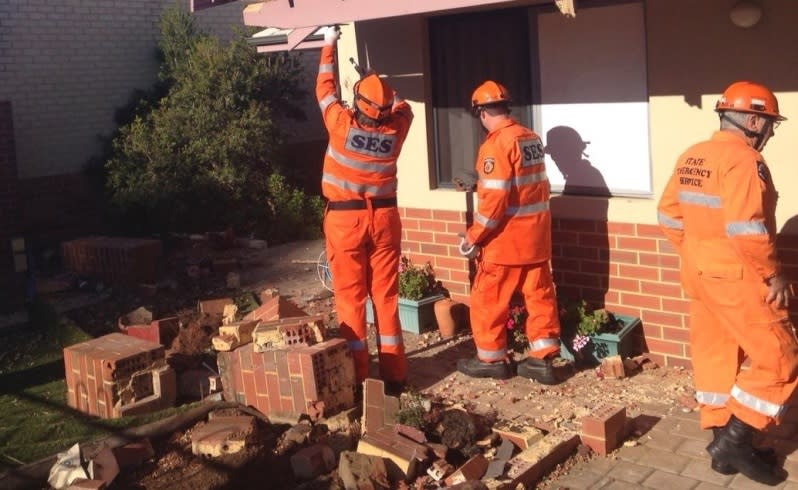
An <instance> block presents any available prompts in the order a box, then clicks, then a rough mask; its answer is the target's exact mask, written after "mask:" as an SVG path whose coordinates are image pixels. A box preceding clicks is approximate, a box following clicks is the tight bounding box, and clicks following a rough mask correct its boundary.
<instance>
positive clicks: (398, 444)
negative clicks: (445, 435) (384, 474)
mask: <svg viewBox="0 0 798 490" xmlns="http://www.w3.org/2000/svg"><path fill="white" fill-rule="evenodd" d="M357 452H359V453H361V454H367V455H371V456H380V457H383V458H386V459H387V460H388V474H389V475H393V476H394V477H395V479H396V480H400V479H401V480H412V479H413V478H415V477H416V472H417V469H418V463H420V462H423V461H425V460H426V459H427V457H428V452H429V450H428V448H427V447H426V446H424V445H423V444H418V443H417V442H414V441H412V440H410V439H408V438H407V437H404V436H402V435H401V434H397V433H395V432H394V431H393V429H392V428H391V427H382V428H380V429H377V430H376V431H373V432H371V433H368V434H363V436H361V438H360V441H359V442H358V445H357Z"/></svg>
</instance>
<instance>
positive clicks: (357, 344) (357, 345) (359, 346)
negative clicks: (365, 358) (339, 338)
mask: <svg viewBox="0 0 798 490" xmlns="http://www.w3.org/2000/svg"><path fill="white" fill-rule="evenodd" d="M346 345H348V346H349V349H350V350H366V341H365V340H347V341H346Z"/></svg>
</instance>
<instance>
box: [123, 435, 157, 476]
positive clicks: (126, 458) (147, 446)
mask: <svg viewBox="0 0 798 490" xmlns="http://www.w3.org/2000/svg"><path fill="white" fill-rule="evenodd" d="M113 451H114V457H115V458H116V461H117V463H119V467H120V468H122V469H126V468H135V467H136V466H140V465H141V464H142V463H144V462H145V461H147V460H148V459H151V458H153V457H154V456H155V451H154V450H153V448H152V444H151V443H150V440H149V439H146V438H145V439H142V440H140V441H135V442H131V443H128V444H125V445H124V446H120V447H116V448H114V449H113Z"/></svg>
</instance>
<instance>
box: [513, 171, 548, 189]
mask: <svg viewBox="0 0 798 490" xmlns="http://www.w3.org/2000/svg"><path fill="white" fill-rule="evenodd" d="M546 180H549V179H548V177H547V176H546V172H545V171H543V172H536V173H534V174H529V175H521V176H516V177H513V185H515V186H516V187H521V186H522V185H529V184H537V183H538V182H544V181H546Z"/></svg>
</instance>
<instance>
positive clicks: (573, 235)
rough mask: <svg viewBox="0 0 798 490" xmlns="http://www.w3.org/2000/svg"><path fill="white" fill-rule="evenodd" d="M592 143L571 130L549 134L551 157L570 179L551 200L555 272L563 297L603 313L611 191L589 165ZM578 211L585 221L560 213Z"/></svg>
mask: <svg viewBox="0 0 798 490" xmlns="http://www.w3.org/2000/svg"><path fill="white" fill-rule="evenodd" d="M589 143H590V142H587V141H584V140H583V139H582V136H581V135H580V134H579V133H578V132H577V131H576V130H575V129H573V128H571V127H568V126H556V127H554V128H551V129H550V130H549V131H548V132H547V133H546V137H545V145H546V148H545V149H546V153H547V154H548V155H549V156H550V157H551V159H552V161H554V164H555V165H556V166H557V168H558V169H559V171H560V173H562V175H563V177H564V178H565V184H564V187H563V190H562V193H560V194H558V195H554V196H552V198H551V213H552V219H553V220H554V224H553V235H552V252H553V258H552V268H553V271H554V279H555V283H556V284H557V292H558V296H560V297H561V298H563V297H564V298H566V299H569V300H579V299H584V300H587V301H588V302H590V303H591V305H593V306H596V307H599V308H603V307H604V306H605V304H604V303H605V296H606V294H607V290H608V288H609V255H610V253H609V236H608V231H607V208H608V206H609V204H608V199H609V196H610V191H609V188H608V187H607V183H606V181H605V180H604V176H603V175H602V174H601V172H600V171H599V170H598V169H597V168H596V167H594V166H593V164H592V163H591V162H590V160H588V159H587V157H588V153H587V152H586V150H587V146H588V144H589ZM577 194H578V196H577ZM586 195H588V196H586ZM571 201H578V202H571ZM574 205H578V206H579V207H580V208H582V209H584V211H585V213H584V218H583V220H578V219H571V218H569V219H560V218H559V216H560V215H561V214H562V213H561V212H559V210H562V209H565V208H571V207H573V206H574Z"/></svg>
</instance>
